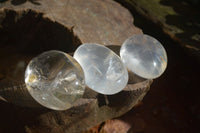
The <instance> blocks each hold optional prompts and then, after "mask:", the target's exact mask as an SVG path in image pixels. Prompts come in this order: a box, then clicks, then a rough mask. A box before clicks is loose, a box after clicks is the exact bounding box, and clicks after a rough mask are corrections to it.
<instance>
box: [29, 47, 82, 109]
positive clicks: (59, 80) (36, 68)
mask: <svg viewBox="0 0 200 133" xmlns="http://www.w3.org/2000/svg"><path fill="white" fill-rule="evenodd" d="M25 83H26V86H27V89H28V91H29V92H30V94H31V95H32V97H33V98H34V99H35V100H36V101H37V102H39V103H40V104H41V105H43V106H45V107H47V108H50V109H55V110H65V109H68V108H70V107H72V105H73V103H74V102H76V101H77V100H78V99H79V98H80V97H81V96H82V95H83V93H84V89H85V80H84V73H83V70H82V68H81V66H80V65H79V64H78V62H77V61H76V60H75V59H74V58H73V57H71V56H70V55H68V54H66V53H64V52H61V51H56V50H52V51H47V52H44V53H42V54H40V55H39V56H37V57H35V58H33V59H32V60H31V61H30V63H29V64H28V66H27V68H26V71H25Z"/></svg>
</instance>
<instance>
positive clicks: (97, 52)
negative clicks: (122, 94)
mask: <svg viewBox="0 0 200 133" xmlns="http://www.w3.org/2000/svg"><path fill="white" fill-rule="evenodd" d="M74 58H75V59H76V60H77V61H78V62H79V63H80V65H81V67H82V68H83V71H84V74H85V81H86V85H88V86H89V87H90V88H91V89H93V90H94V91H97V92H99V93H102V94H108V95H110V94H115V93H117V92H119V91H121V90H122V89H123V88H124V87H125V86H126V84H127V82H128V72H127V69H126V67H125V65H124V64H123V63H122V61H121V59H120V58H119V57H118V56H117V55H116V54H115V53H114V52H113V51H111V50H110V49H108V48H107V47H105V46H102V45H99V44H92V43H86V44H83V45H81V46H80V47H79V48H78V49H77V50H76V51H75V53H74Z"/></svg>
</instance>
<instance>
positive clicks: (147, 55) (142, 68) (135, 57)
mask: <svg viewBox="0 0 200 133" xmlns="http://www.w3.org/2000/svg"><path fill="white" fill-rule="evenodd" d="M120 56H121V58H122V61H123V62H124V64H125V65H126V66H127V67H128V68H129V69H130V70H131V71H132V72H134V73H135V74H137V75H139V76H141V77H143V78H146V79H154V78H157V77H159V76H160V75H161V74H162V73H163V72H164V71H165V69H166V67H167V55H166V51H165V49H164V47H163V46H162V44H161V43H160V42H159V41H158V40H156V39H155V38H153V37H151V36H148V35H142V34H141V35H134V36H132V37H130V38H128V39H127V40H126V41H125V42H124V43H123V45H122V47H121V49H120Z"/></svg>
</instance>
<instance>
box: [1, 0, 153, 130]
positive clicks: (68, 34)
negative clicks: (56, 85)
mask: <svg viewBox="0 0 200 133" xmlns="http://www.w3.org/2000/svg"><path fill="white" fill-rule="evenodd" d="M141 33H142V31H141V30H140V29H138V28H136V27H135V26H134V25H133V17H132V16H131V14H130V13H129V12H128V10H126V9H125V8H123V7H122V6H120V5H119V4H118V3H116V2H114V1H111V0H103V1H101V0H97V1H94V0H84V1H79V0H48V1H46V0H45V1H44V0H43V1H42V0H41V1H34V0H29V1H26V0H25V1H22V0H19V1H16V0H4V1H0V36H1V38H0V44H1V46H2V48H1V49H0V61H1V64H2V65H0V76H1V77H0V96H1V97H0V99H1V100H4V101H7V102H10V103H14V105H10V104H5V103H4V102H2V101H1V102H0V106H1V108H2V109H1V110H0V117H1V120H0V131H1V130H2V131H5V132H13V131H15V132H16V131H17V132H24V131H25V132H27V133H40V132H49V133H54V132H57V133H63V132H67V133H68V132H70V133H73V132H81V131H84V130H87V129H89V128H91V127H93V126H95V125H97V124H99V123H101V122H103V121H105V120H108V119H111V118H114V117H118V116H120V115H122V114H124V113H126V112H127V111H129V110H130V109H131V108H133V106H134V105H135V104H137V103H138V101H140V100H142V98H143V97H144V95H145V94H146V93H147V91H148V90H149V87H150V84H151V83H152V80H145V79H142V78H140V77H137V76H136V75H134V74H130V75H129V77H130V79H129V84H128V85H127V86H126V88H125V89H124V90H123V91H122V92H120V93H118V94H115V95H111V96H107V95H101V94H98V93H96V92H94V91H92V90H91V89H89V88H87V89H86V91H85V94H84V97H83V98H82V99H81V100H79V101H78V102H77V103H76V104H75V105H74V106H73V107H72V108H70V109H69V110H65V111H53V110H49V109H46V108H42V107H40V108H28V106H32V107H37V103H34V101H32V100H31V97H30V95H29V96H28V95H27V92H26V87H25V86H24V81H23V78H24V70H25V68H26V65H27V63H28V62H29V61H30V59H31V58H32V57H34V56H35V55H37V54H38V53H41V52H43V51H46V50H50V49H57V50H62V51H65V52H73V51H74V50H75V49H76V48H77V46H79V45H80V44H82V43H86V42H95V43H99V44H102V45H105V46H108V47H109V48H111V49H113V50H115V51H118V50H119V48H120V45H121V44H122V43H123V41H124V40H125V39H127V38H128V37H129V36H132V35H134V34H141ZM27 99H29V100H27ZM15 105H16V106H15ZM17 105H21V106H25V107H19V106H17ZM13 113H14V114H15V115H14V117H13V118H10V117H7V116H8V115H9V114H13ZM13 124H16V125H17V126H16V125H15V126H14V125H13ZM6 127H7V128H6ZM9 127H12V128H9ZM15 127H20V128H15Z"/></svg>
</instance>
